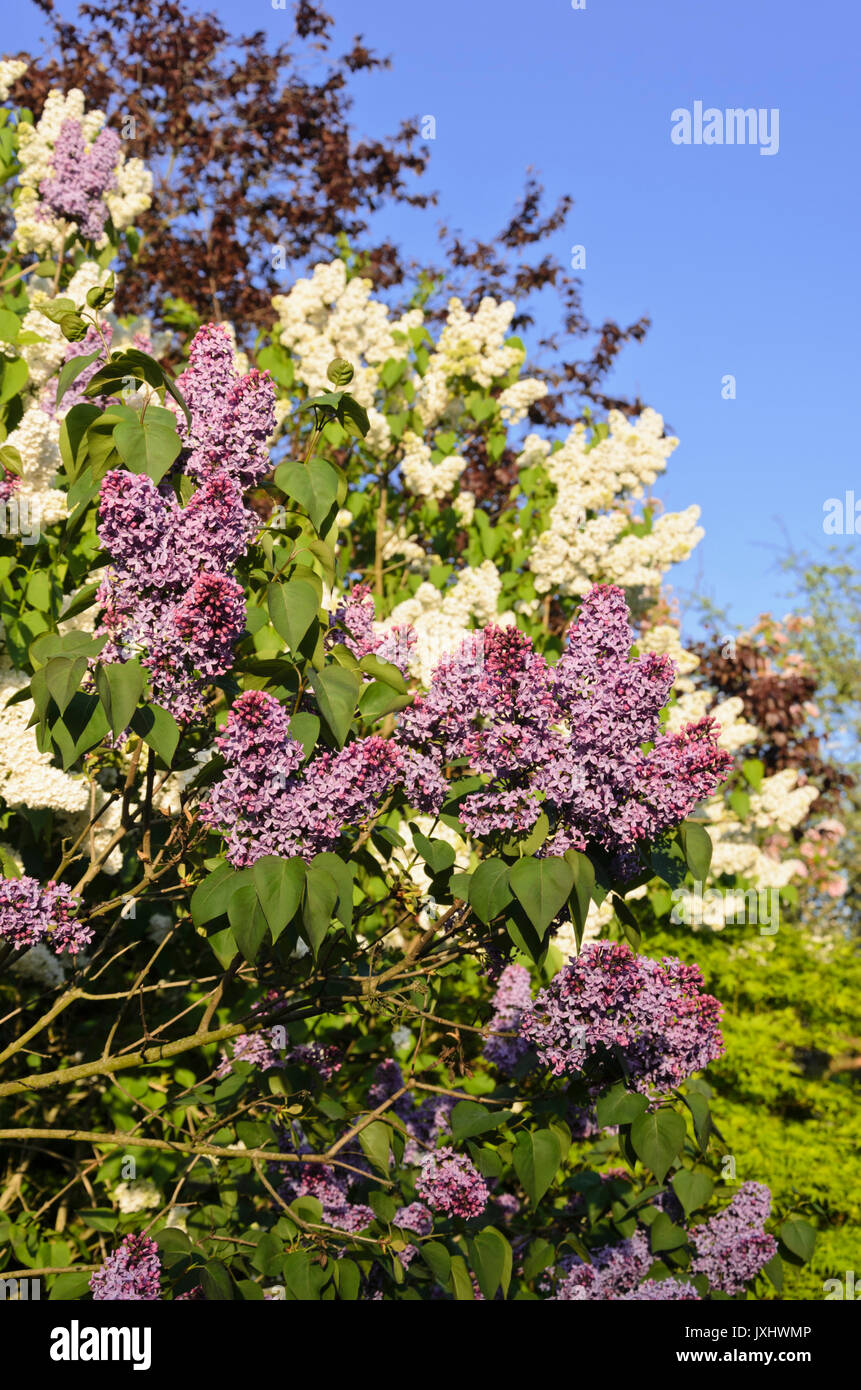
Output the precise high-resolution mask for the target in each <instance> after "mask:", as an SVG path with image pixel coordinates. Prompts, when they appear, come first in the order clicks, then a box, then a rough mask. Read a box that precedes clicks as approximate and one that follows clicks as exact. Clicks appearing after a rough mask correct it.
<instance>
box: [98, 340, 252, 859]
mask: <svg viewBox="0 0 861 1390" xmlns="http://www.w3.org/2000/svg"><path fill="white" fill-rule="evenodd" d="M180 382H181V389H183V390H184V391H185V394H186V399H187V403H188V405H189V410H190V412H191V417H192V421H191V425H190V426H189V425H188V424H187V423H186V420H185V416H184V414H182V415H178V419H177V428H178V430H179V433H180V436H181V438H182V439H183V442H184V445H185V448H184V451H183V454H182V456H181V460H180V463H179V464H178V465H177V467H180V468H182V469H183V470H184V471H185V472H187V473H188V474H190V475H191V476H192V477H193V478H195V479H196V480H197V481H198V482H199V484H200V486H199V487H198V489H197V491H196V492H195V493H193V495H192V497H191V498H190V500H189V502H188V505H187V506H185V507H180V506H179V504H178V502H177V501H176V498H175V497H174V495H173V492H172V491H171V489H170V487H169V485H167V484H163V485H162V486H161V487H157V486H156V484H155V483H153V482H152V480H151V479H149V478H147V477H146V476H145V475H134V474H130V473H127V472H125V471H124V470H121V469H115V470H113V471H111V472H109V473H108V474H107V475H106V476H105V478H104V480H103V482H102V487H101V496H100V503H99V528H98V531H99V539H100V541H101V543H102V546H103V547H104V549H105V550H106V551H107V552H108V553H109V555H110V556H111V562H112V563H111V565H110V567H109V569H108V572H107V574H106V577H105V579H104V581H103V583H102V585H101V588H100V590H99V595H98V598H99V602H100V604H101V606H102V620H101V625H100V629H99V630H100V631H101V632H104V633H106V634H107V635H108V638H109V642H108V645H107V647H106V648H105V649H104V651H103V653H102V660H103V661H127V660H129V659H130V658H132V657H139V658H140V660H141V662H142V663H143V665H144V666H146V667H147V668H148V670H149V672H150V676H151V678H152V698H153V699H154V700H155V701H156V703H158V704H161V705H163V706H164V707H165V708H166V709H168V710H169V711H170V712H171V714H173V716H174V717H175V718H176V719H177V720H178V721H179V722H180V723H183V724H186V723H189V722H192V721H194V720H197V719H200V718H202V717H203V716H204V714H205V713H206V703H205V699H204V690H205V687H206V686H207V685H208V684H209V682H210V681H211V680H213V679H215V678H216V677H218V676H221V675H224V674H225V673H226V672H227V671H229V670H230V668H231V666H232V664H233V649H234V646H235V644H236V642H237V641H238V640H239V638H240V637H241V636H242V633H243V632H244V629H245V595H244V591H243V589H242V588H241V586H240V585H239V584H238V583H237V581H236V580H235V579H234V578H233V576H232V574H231V572H230V571H231V569H232V567H233V565H235V564H236V562H237V560H239V559H240V557H241V556H242V555H243V554H244V552H245V550H246V548H247V546H248V544H249V542H250V540H251V538H252V537H253V535H254V533H255V531H256V529H257V521H256V518H255V517H254V514H253V513H252V512H251V511H250V509H249V508H247V507H246V506H245V504H244V502H243V490H244V489H245V488H247V487H250V486H252V485H254V484H255V483H257V482H259V481H260V479H261V478H262V477H263V475H264V474H265V473H266V472H268V470H269V467H270V461H269V454H268V450H267V447H266V441H267V438H268V436H269V434H270V433H271V431H272V424H273V421H274V388H273V386H272V383H271V381H269V380H268V378H266V377H264V376H263V375H261V373H259V372H250V373H248V374H247V375H246V376H244V377H240V376H239V375H238V374H237V373H236V371H235V369H234V366H233V345H232V342H231V339H230V335H229V334H228V333H227V331H226V330H225V329H223V328H221V327H217V326H216V325H213V324H209V325H207V326H206V327H205V328H202V329H201V330H200V331H199V332H198V333H197V334H196V335H195V337H194V339H193V341H192V344H191V348H190V354H189V367H188V369H187V371H186V372H185V373H183V375H182V377H181V378H180ZM264 852H265V851H264Z"/></svg>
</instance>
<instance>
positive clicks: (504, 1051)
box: [484, 965, 532, 1075]
mask: <svg viewBox="0 0 861 1390" xmlns="http://www.w3.org/2000/svg"><path fill="white" fill-rule="evenodd" d="M492 1002H493V1017H492V1018H491V1020H490V1023H489V1024H488V1028H489V1029H490V1032H491V1037H490V1038H488V1040H487V1042H486V1043H485V1045H484V1055H485V1057H486V1058H487V1060H488V1062H490V1063H491V1065H492V1066H494V1067H496V1068H497V1070H498V1071H501V1072H502V1073H503V1074H504V1075H510V1074H511V1073H512V1072H513V1070H514V1068H515V1067H516V1065H517V1063H518V1062H519V1061H520V1058H521V1057H522V1056H523V1054H524V1053H525V1052H527V1051H528V1050H529V1044H528V1043H527V1042H526V1040H525V1038H523V1037H521V1036H520V1035H519V1034H518V1029H519V1027H520V1020H521V1017H522V1016H523V1011H524V1009H528V1008H530V1007H531V1005H532V990H531V989H530V983H529V971H528V970H527V969H526V967H525V966H523V965H506V967H505V969H504V970H503V972H502V974H501V975H500V977H499V983H498V985H497V986H496V991H495V993H494V996H493V1001H492ZM501 1033H513V1034H515V1036H514V1037H508V1038H505V1037H500V1036H499V1034H501ZM494 1035H495V1036H494Z"/></svg>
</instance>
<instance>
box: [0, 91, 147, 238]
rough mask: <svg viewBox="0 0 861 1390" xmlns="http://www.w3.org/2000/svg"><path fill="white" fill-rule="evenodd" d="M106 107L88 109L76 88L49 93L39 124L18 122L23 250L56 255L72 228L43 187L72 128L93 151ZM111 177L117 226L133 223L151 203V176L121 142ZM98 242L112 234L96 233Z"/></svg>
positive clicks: (109, 200)
mask: <svg viewBox="0 0 861 1390" xmlns="http://www.w3.org/2000/svg"><path fill="white" fill-rule="evenodd" d="M105 121H106V117H105V114H104V112H103V111H87V110H86V109H85V106H84V94H83V92H81V91H79V90H78V89H77V88H74V87H73V88H72V89H71V91H69V92H61V91H59V90H54V91H51V92H49V93H48V96H47V98H46V100H45V105H44V107H43V110H42V115H41V117H40V118H39V120H38V121H37V122H36V123H35V124H34V125H27V124H26V123H24V122H22V123H21V124H20V125H19V126H18V141H19V148H18V159H19V161H20V165H21V169H20V173H19V177H18V193H17V199H16V204H15V239H16V241H17V244H18V249H19V250H20V251H23V252H26V251H33V252H36V253H37V254H38V255H46V254H57V253H59V252H60V251H61V250H62V247H63V243H64V241H65V239H66V237H68V236H69V235H70V234H71V233H74V232H75V231H76V226H75V224H74V223H72V222H70V221H69V220H67V218H65V217H63V216H60V215H58V214H57V213H56V211H55V210H53V209H52V208H51V207H50V206H49V205H48V204H47V203H46V199H45V196H44V187H45V186H46V185H47V184H48V183H49V182H50V180H51V179H52V178H55V177H56V176H57V169H56V160H55V155H56V149H57V147H58V145H59V144H60V142H61V141H62V140H63V138H64V135H65V133H67V132H68V130H69V128H70V123H72V124H73V126H74V127H77V128H78V130H79V132H80V137H81V140H82V152H83V153H84V154H87V153H89V152H91V151H92V150H93V147H94V146H95V144H96V142H97V141H98V140H99V137H100V136H101V135H102V132H103V130H104V129H105V128H106V127H105ZM109 172H110V178H109V181H108V183H107V186H106V189H105V192H104V195H103V196H104V202H105V204H106V208H107V212H108V213H109V214H110V217H111V221H112V222H113V224H114V227H115V228H116V230H117V231H122V230H124V228H126V227H129V226H131V225H132V223H133V222H134V221H135V219H136V218H137V217H138V216H139V215H140V214H141V213H142V212H145V211H146V209H147V208H148V207H149V205H150V201H151V197H150V195H151V193H152V175H151V173H150V172H149V170H148V169H147V168H146V165H145V164H144V163H143V161H142V160H140V159H136V158H132V159H126V158H125V157H124V155H123V153H122V150H121V148H120V147H119V142H118V141H117V144H116V150H115V151H114V150H113V147H112V152H111V169H110V171H109ZM94 240H95V243H96V245H97V246H99V247H101V246H104V245H106V244H107V234H106V233H104V232H102V234H101V235H100V236H98V237H96V238H94Z"/></svg>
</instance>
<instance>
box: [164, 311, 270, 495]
mask: <svg viewBox="0 0 861 1390" xmlns="http://www.w3.org/2000/svg"><path fill="white" fill-rule="evenodd" d="M233 359H234V347H233V342H232V340H231V337H230V334H229V333H228V331H227V329H226V328H225V327H224V326H223V325H222V324H215V323H208V324H205V325H204V327H203V328H201V329H199V331H198V332H197V333H196V334H195V336H194V338H193V340H192V343H191V346H190V348H189V364H188V367H187V368H186V370H185V371H184V372H183V373H182V375H181V376H180V377H178V378H177V383H176V384H177V388H178V390H179V391H180V393H181V394H182V396H183V397H184V399H185V401H186V404H187V405H188V407H189V410H190V412H191V425H190V426H189V425H188V424H187V422H186V419H185V416H184V415H181V414H179V412H178V411H177V428H178V430H179V433H180V437H181V438H182V440H183V443H184V445H185V449H184V456H183V463H182V469H183V472H185V473H188V474H189V475H190V476H191V477H192V478H196V479H197V480H198V481H199V482H201V483H205V482H206V480H207V478H209V477H210V476H211V475H212V474H214V473H217V472H220V471H224V472H226V473H228V474H229V475H230V476H231V477H232V478H233V479H234V480H235V481H236V482H237V483H238V484H239V486H240V487H241V488H242V489H245V488H249V487H254V486H255V485H256V484H257V483H259V482H260V480H261V479H262V478H263V476H264V475H265V474H266V473H267V472H268V471H269V468H270V463H269V453H268V449H267V447H266V441H267V439H268V438H269V436H270V435H271V434H272V431H273V429H274V427H275V388H274V385H273V383H272V381H271V379H270V378H269V376H268V374H267V373H264V372H259V371H257V370H256V369H255V370H252V371H250V372H248V373H247V374H246V375H245V376H243V377H240V376H239V374H238V373H237V371H236V369H235V367H234V364H233Z"/></svg>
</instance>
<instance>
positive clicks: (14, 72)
mask: <svg viewBox="0 0 861 1390" xmlns="http://www.w3.org/2000/svg"><path fill="white" fill-rule="evenodd" d="M26 71H27V64H26V63H25V62H23V61H22V60H21V59H20V58H2V59H0V101H8V100H9V89H10V87H13V86H14V85H15V83H16V82H17V81H18V78H19V77H23V75H24V73H25V72H26Z"/></svg>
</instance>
